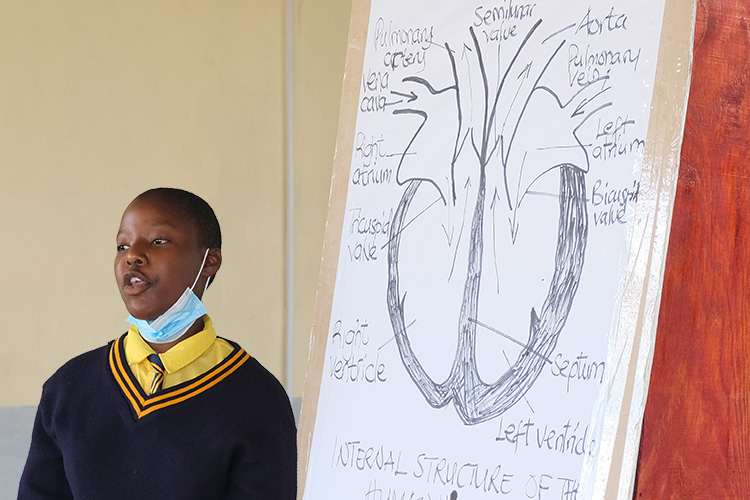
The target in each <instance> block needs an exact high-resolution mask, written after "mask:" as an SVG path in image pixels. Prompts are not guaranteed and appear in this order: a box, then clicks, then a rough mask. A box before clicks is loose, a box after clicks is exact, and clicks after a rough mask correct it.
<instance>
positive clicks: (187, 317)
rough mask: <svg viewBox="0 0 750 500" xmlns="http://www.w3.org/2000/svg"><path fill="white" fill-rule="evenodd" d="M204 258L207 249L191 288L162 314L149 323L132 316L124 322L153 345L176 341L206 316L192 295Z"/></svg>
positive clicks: (201, 305)
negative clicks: (132, 326)
mask: <svg viewBox="0 0 750 500" xmlns="http://www.w3.org/2000/svg"><path fill="white" fill-rule="evenodd" d="M206 257H208V249H206V255H204V256H203V262H202V263H201V268H200V270H199V271H198V276H196V277H195V281H194V282H193V286H191V287H190V288H186V289H185V291H184V292H183V293H182V295H181V296H180V298H179V299H177V302H175V303H174V304H172V307H170V308H169V309H167V311H166V312H165V313H164V314H162V315H161V316H159V317H158V318H156V319H153V320H151V321H146V320H143V319H138V318H134V317H133V316H132V315H131V316H128V319H127V320H126V321H127V322H128V323H131V324H133V325H135V326H136V327H137V328H138V332H139V333H140V334H141V337H143V338H144V340H146V341H147V342H152V343H154V344H167V343H169V342H172V341H173V340H177V339H178V338H180V337H181V336H182V335H184V334H185V332H187V331H188V329H189V328H190V327H191V326H192V324H193V323H195V320H197V319H198V318H200V317H202V316H203V315H204V314H206V307H205V306H204V305H203V302H201V299H199V298H198V296H197V295H195V293H193V288H195V284H196V283H198V279H199V278H200V276H201V273H202V272H203V266H204V265H205V264H206ZM208 283H209V280H206V288H208ZM205 292H206V289H204V290H203V293H205Z"/></svg>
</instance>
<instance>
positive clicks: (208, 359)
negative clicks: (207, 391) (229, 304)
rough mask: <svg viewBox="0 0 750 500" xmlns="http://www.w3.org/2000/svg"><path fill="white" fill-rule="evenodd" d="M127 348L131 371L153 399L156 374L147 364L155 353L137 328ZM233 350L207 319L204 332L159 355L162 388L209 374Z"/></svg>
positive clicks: (206, 316)
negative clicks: (152, 384) (151, 394)
mask: <svg viewBox="0 0 750 500" xmlns="http://www.w3.org/2000/svg"><path fill="white" fill-rule="evenodd" d="M124 347H125V359H126V360H127V362H128V365H129V366H130V370H131V371H132V372H133V375H135V377H136V379H138V383H139V384H140V385H141V387H142V388H143V390H144V391H145V392H146V394H149V395H150V393H151V381H152V380H153V379H154V375H155V374H156V372H155V371H154V368H153V366H152V365H151V363H150V362H149V361H148V356H149V355H151V354H154V350H153V349H151V346H149V345H148V344H147V343H146V341H145V340H143V337H141V335H140V333H138V328H137V327H136V326H135V325H132V326H131V327H130V330H128V334H127V336H126V337H125V340H124ZM233 349H234V348H233V347H232V345H231V344H230V343H229V342H227V341H226V340H224V339H220V338H218V337H217V336H216V332H215V331H214V326H213V323H212V322H211V318H209V317H208V315H207V314H206V315H204V316H203V330H201V331H200V332H198V333H196V334H195V335H193V336H191V337H189V338H187V339H185V340H183V341H182V342H180V343H179V344H177V345H175V346H174V347H172V348H171V349H169V350H168V351H167V352H165V353H162V354H159V357H160V358H161V361H162V363H163V364H164V382H163V383H162V388H164V389H167V388H169V387H173V386H175V385H178V384H181V383H183V382H186V381H188V380H191V379H193V378H195V377H197V376H199V375H202V374H204V373H206V372H207V371H208V370H210V369H211V368H213V367H214V366H216V365H218V364H219V363H220V362H221V360H222V359H224V358H226V357H227V356H228V355H229V353H231V352H232V350H233Z"/></svg>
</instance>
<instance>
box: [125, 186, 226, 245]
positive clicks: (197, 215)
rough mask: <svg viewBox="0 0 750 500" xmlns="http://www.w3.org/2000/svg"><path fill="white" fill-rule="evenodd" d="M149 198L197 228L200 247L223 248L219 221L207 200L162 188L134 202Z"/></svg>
mask: <svg viewBox="0 0 750 500" xmlns="http://www.w3.org/2000/svg"><path fill="white" fill-rule="evenodd" d="M149 198H156V199H159V200H161V201H164V202H166V203H168V204H169V205H171V206H173V207H175V208H176V209H177V210H179V211H180V212H181V213H182V215H183V216H184V217H185V218H186V219H187V220H188V221H190V223H191V224H192V225H193V226H194V227H195V230H196V233H197V237H198V245H199V246H201V247H207V248H221V228H220V227H219V220H218V219H217V218H216V214H215V213H214V211H213V209H212V208H211V205H209V204H208V203H206V200H204V199H203V198H201V197H200V196H198V195H196V194H193V193H191V192H189V191H185V190H184V189H176V188H165V187H160V188H154V189H149V190H148V191H144V192H143V193H141V194H139V195H138V196H136V198H135V200H133V201H137V200H147V199H149Z"/></svg>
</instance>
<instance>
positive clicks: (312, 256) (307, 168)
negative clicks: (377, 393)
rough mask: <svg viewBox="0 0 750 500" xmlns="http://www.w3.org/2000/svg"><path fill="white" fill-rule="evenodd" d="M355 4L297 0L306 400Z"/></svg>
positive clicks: (300, 304)
mask: <svg viewBox="0 0 750 500" xmlns="http://www.w3.org/2000/svg"><path fill="white" fill-rule="evenodd" d="M351 3H352V2H351V0H325V1H318V2H303V1H301V0H296V6H297V9H296V11H295V19H296V24H295V33H294V36H295V45H294V46H295V59H294V61H295V64H294V82H295V85H294V103H295V104H294V107H295V115H294V124H295V127H294V137H295V141H294V145H295V155H294V165H295V180H294V183H295V191H294V206H295V242H294V243H295V244H294V262H295V266H294V279H295V287H294V288H295V290H294V291H295V293H294V339H295V341H294V380H293V386H292V387H293V393H294V395H295V396H302V393H303V387H304V380H305V369H306V367H307V355H308V350H309V340H310V328H311V327H312V319H313V311H314V307H315V293H316V291H317V286H318V273H319V271H320V259H321V256H322V254H323V232H324V230H325V222H326V213H327V209H328V194H329V188H330V185H331V169H332V167H333V153H334V150H335V146H336V128H337V126H338V117H339V103H340V101H341V84H342V82H343V77H344V60H345V56H346V45H347V39H348V33H349V16H350V14H351Z"/></svg>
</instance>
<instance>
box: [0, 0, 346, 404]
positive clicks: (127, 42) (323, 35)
mask: <svg viewBox="0 0 750 500" xmlns="http://www.w3.org/2000/svg"><path fill="white" fill-rule="evenodd" d="M321 3H322V2H321ZM348 4H349V2H344V1H340V0H337V1H336V2H326V5H325V6H322V5H314V4H310V3H306V2H301V1H298V2H297V4H296V8H297V11H296V12H295V16H296V18H297V22H296V25H295V30H298V34H296V54H295V64H296V67H295V78H296V83H295V87H294V89H295V93H296V97H295V106H296V111H295V121H296V126H295V129H294V130H295V134H296V139H295V141H296V144H295V148H296V151H297V152H296V154H295V161H296V172H298V173H297V174H295V177H296V183H297V189H296V191H295V203H296V208H295V215H296V224H295V233H296V235H295V239H296V245H295V256H296V258H297V261H296V262H297V263H296V266H295V269H294V273H295V282H296V289H295V292H294V296H295V314H294V318H295V325H294V328H295V344H294V346H295V366H294V373H295V376H294V382H295V386H294V393H295V395H301V394H302V380H303V377H304V371H305V364H306V356H307V353H306V349H307V336H308V334H309V325H310V321H311V318H312V307H313V306H312V305H313V303H314V294H315V287H316V286H317V273H318V265H319V260H320V253H321V244H322V229H323V226H324V221H325V206H326V203H327V196H328V183H329V180H330V178H329V177H330V169H331V159H332V154H333V146H334V141H335V129H336V120H337V116H338V95H339V91H340V85H341V76H342V72H343V55H344V51H345V42H346V30H347V27H348V15H349V5H348ZM284 44H285V5H284V2H283V1H278V0H277V1H268V0H243V1H234V2H231V1H217V2H213V1H211V2H209V1H197V0H196V1H177V0H162V1H159V2H152V1H130V2H114V3H113V2H100V1H96V0H68V1H65V2H50V1H23V2H3V3H2V4H0V71H2V73H1V74H0V172H2V174H1V175H2V177H0V214H1V215H0V227H1V228H2V234H3V235H4V239H3V242H2V253H0V255H2V259H0V276H2V279H3V282H4V286H2V287H0V311H2V314H3V318H4V325H3V328H2V330H0V332H1V333H0V342H2V348H0V406H14V405H26V404H35V403H36V402H37V401H38V398H39V395H40V392H41V384H42V383H43V381H44V380H45V379H46V378H47V377H48V376H49V375H50V374H51V373H52V372H53V371H54V370H55V369H56V368H57V367H58V366H59V365H61V364H62V363H64V362H65V361H66V360H67V359H69V358H71V357H72V356H74V355H76V354H78V353H81V352H83V351H85V350H88V349H92V348H94V347H97V346H100V345H102V344H104V343H106V342H107V341H108V340H110V339H112V338H113V337H115V336H117V335H118V334H119V333H121V332H123V331H125V329H126V328H127V326H126V323H125V321H124V320H125V317H126V316H127V312H126V311H125V308H124V307H123V305H122V303H121V301H120V298H119V294H118V292H117V289H116V286H115V282H114V276H113V272H112V260H113V257H114V247H115V232H116V230H117V226H118V224H119V218H120V215H121V214H122V211H123V209H124V208H125V206H126V205H127V203H128V202H129V201H130V200H131V199H132V198H133V197H134V196H135V195H137V194H138V193H140V192H142V191H143V190H145V189H147V188H150V187H154V186H159V185H168V186H175V187H182V188H185V189H189V190H192V191H195V192H197V193H198V194H200V195H202V196H203V197H204V198H206V199H207V201H208V202H209V203H211V204H212V206H213V207H214V209H215V210H216V212H217V215H218V217H219V220H220V222H221V223H222V229H223V232H224V237H225V245H224V251H223V254H224V264H223V267H222V271H221V273H220V277H219V279H218V280H217V281H216V284H215V285H214V286H212V287H211V290H210V291H209V292H208V293H207V295H206V305H207V308H208V309H209V312H210V314H211V315H212V317H213V318H214V321H215V323H216V326H217V329H218V331H219V333H220V334H221V335H224V336H227V337H229V338H231V339H234V340H237V341H238V342H240V343H241V344H242V345H243V347H245V348H246V349H247V350H248V351H250V352H251V353H252V354H253V355H254V356H255V357H257V358H258V359H259V360H261V362H262V363H263V364H265V365H266V366H267V367H268V368H269V369H270V370H271V371H272V372H274V373H275V374H276V375H277V376H278V377H279V378H280V379H282V382H283V381H284V380H283V378H284V372H285V349H286V346H285V340H284V338H285V336H284V329H285V327H286V323H285V318H286V313H285V305H286V302H285V296H286V295H285V294H286V290H285V276H286V275H285V273H286V270H285V252H286V240H285V232H286V227H285V213H286V206H287V203H286V202H287V200H286V194H285V183H286V176H285V166H284V165H285V160H286V158H285V156H286V145H285V141H286V128H285V110H286V108H285V85H286V80H285V79H286V74H285V49H284Z"/></svg>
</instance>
